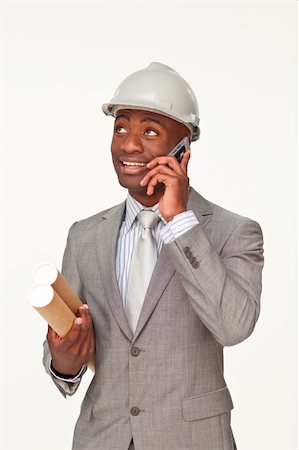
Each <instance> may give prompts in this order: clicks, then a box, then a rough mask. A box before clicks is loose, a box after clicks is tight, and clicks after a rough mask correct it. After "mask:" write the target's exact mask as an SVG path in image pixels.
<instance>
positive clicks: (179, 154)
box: [168, 136, 190, 163]
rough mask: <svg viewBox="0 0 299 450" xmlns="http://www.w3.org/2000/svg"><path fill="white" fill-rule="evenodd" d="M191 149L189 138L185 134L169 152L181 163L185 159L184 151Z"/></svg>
mask: <svg viewBox="0 0 299 450" xmlns="http://www.w3.org/2000/svg"><path fill="white" fill-rule="evenodd" d="M187 150H190V143H189V138H188V137H187V136H185V137H184V138H183V139H182V140H181V141H180V142H178V144H177V145H176V146H175V147H174V148H173V149H172V150H171V152H170V153H168V156H174V157H175V158H176V159H177V160H178V162H179V163H180V162H181V161H182V159H183V156H184V153H185V152H186V151H187Z"/></svg>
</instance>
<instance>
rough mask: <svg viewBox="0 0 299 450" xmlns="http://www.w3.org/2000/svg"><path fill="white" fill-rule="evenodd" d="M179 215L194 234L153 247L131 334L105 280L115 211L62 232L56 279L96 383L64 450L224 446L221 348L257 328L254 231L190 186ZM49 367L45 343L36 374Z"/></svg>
mask: <svg viewBox="0 0 299 450" xmlns="http://www.w3.org/2000/svg"><path fill="white" fill-rule="evenodd" d="M188 207H189V209H192V210H193V211H194V213H195V214H196V216H197V218H198V220H199V225H197V226H195V227H194V228H193V229H192V230H190V231H188V232H187V233H185V234H183V235H182V236H181V237H179V238H178V239H176V240H175V241H174V242H173V243H170V244H167V245H164V246H163V247H162V251H161V253H160V256H159V258H158V261H157V264H156V267H155V270H154V273H153V276H152V279H151V282H150V285H149V287H148V291H147V294H146V297H145V300H144V305H143V309H142V312H141V315H140V320H139V322H138V325H137V328H136V331H135V333H134V335H132V332H131V330H130V328H129V325H128V322H127V319H126V315H125V313H124V309H123V306H122V302H121V299H120V295H119V291H118V287H117V282H116V276H115V246H116V240H117V235H118V230H119V227H120V224H121V221H122V219H123V215H124V209H125V204H124V203H123V204H121V205H118V206H115V207H113V208H111V209H109V210H107V211H104V212H102V213H99V214H97V215H95V216H93V217H91V218H88V219H86V220H82V221H80V222H77V223H75V224H74V225H73V226H72V228H71V230H70V233H69V237H68V243H67V247H66V250H65V255H64V259H63V273H64V275H65V277H66V279H67V280H68V281H69V282H70V284H71V285H72V287H73V288H74V289H75V290H76V292H77V293H78V295H79V296H80V297H81V299H82V300H84V301H86V302H87V303H88V305H89V307H90V310H91V313H92V317H93V321H94V327H95V330H96V374H95V376H94V378H93V380H92V382H91V384H90V386H89V388H88V391H87V393H86V396H85V398H84V401H83V403H82V407H81V413H80V416H79V419H78V422H77V424H76V428H75V433H74V441H73V449H74V450H96V449H97V450H127V449H128V447H129V443H130V441H131V439H132V437H133V439H134V443H135V449H136V450H220V449H225V450H231V449H233V448H234V443H233V436H232V432H231V428H230V411H231V409H232V408H233V404H232V400H231V397H230V393H229V391H228V388H227V387H226V383H225V380H224V377H223V346H230V345H234V344H237V343H239V342H241V341H243V340H244V339H246V338H247V337H248V336H249V335H250V334H251V332H252V331H253V329H254V326H255V323H256V321H257V318H258V315H259V310H260V305H259V299H260V293H261V271H262V266H263V248H262V247H263V240H262V233H261V229H260V227H259V225H258V224H257V223H256V222H254V221H252V220H250V219H247V218H244V217H241V216H238V215H236V214H234V213H231V212H229V211H226V210H224V209H223V208H220V207H219V206H216V205H214V204H212V203H210V202H208V201H207V200H205V199H204V198H203V197H201V196H200V195H199V194H198V193H196V192H195V191H194V190H193V189H191V191H190V196H189V205H188ZM49 358H50V355H49V351H48V347H47V345H45V357H44V362H45V365H46V368H47V364H48V361H49ZM56 384H57V386H58V387H59V389H60V390H61V391H62V392H63V394H64V395H67V394H69V395H70V394H71V393H72V392H71V390H69V389H67V388H62V387H61V385H63V383H57V382H56Z"/></svg>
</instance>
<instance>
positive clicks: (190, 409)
mask: <svg viewBox="0 0 299 450" xmlns="http://www.w3.org/2000/svg"><path fill="white" fill-rule="evenodd" d="M182 406H183V419H184V420H185V421H186V422H191V421H192V420H200V419H206V418H208V417H213V416H218V415H219V414H223V413H225V412H227V411H230V410H231V409H233V407H234V406H233V402H232V399H231V396H230V393H229V390H228V389H227V387H224V388H221V389H217V390H216V391H212V392H207V393H206V394H200V395H194V396H192V397H188V398H184V399H183V400H182Z"/></svg>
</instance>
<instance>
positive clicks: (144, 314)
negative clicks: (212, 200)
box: [134, 188, 212, 340]
mask: <svg viewBox="0 0 299 450" xmlns="http://www.w3.org/2000/svg"><path fill="white" fill-rule="evenodd" d="M188 209H190V210H193V212H194V214H195V215H196V217H197V220H198V222H199V225H200V226H201V228H202V229H204V228H205V226H206V225H207V224H208V223H209V222H210V220H211V217H212V210H211V207H210V205H209V202H208V201H207V200H205V199H204V198H203V197H202V196H201V195H199V194H198V193H197V192H196V191H195V190H194V189H192V188H191V189H190V192H189V200H188ZM174 273H175V270H174V268H173V265H172V264H171V261H170V260H169V257H168V254H167V250H166V248H165V247H164V246H162V250H161V253H160V255H159V258H158V260H157V263H156V267H155V270H154V272H153V275H152V278H151V281H150V284H149V287H148V290H147V293H146V296H145V299H144V303H143V307H142V310H141V314H140V317H139V321H138V324H137V327H136V330H135V333H134V340H135V339H136V338H137V337H138V335H139V334H140V332H141V331H142V329H143V327H144V326H145V324H146V323H147V321H148V319H149V318H150V316H151V314H152V312H153V310H154V309H155V307H156V305H157V303H158V302H159V300H160V298H161V297H162V295H163V292H164V291H165V289H166V287H167V286H168V284H169V282H170V280H171V278H172V277H173V275H174Z"/></svg>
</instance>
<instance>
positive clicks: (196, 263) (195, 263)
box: [192, 261, 199, 269]
mask: <svg viewBox="0 0 299 450" xmlns="http://www.w3.org/2000/svg"><path fill="white" fill-rule="evenodd" d="M192 267H193V269H198V268H199V262H198V261H194V262H193V263H192Z"/></svg>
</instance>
